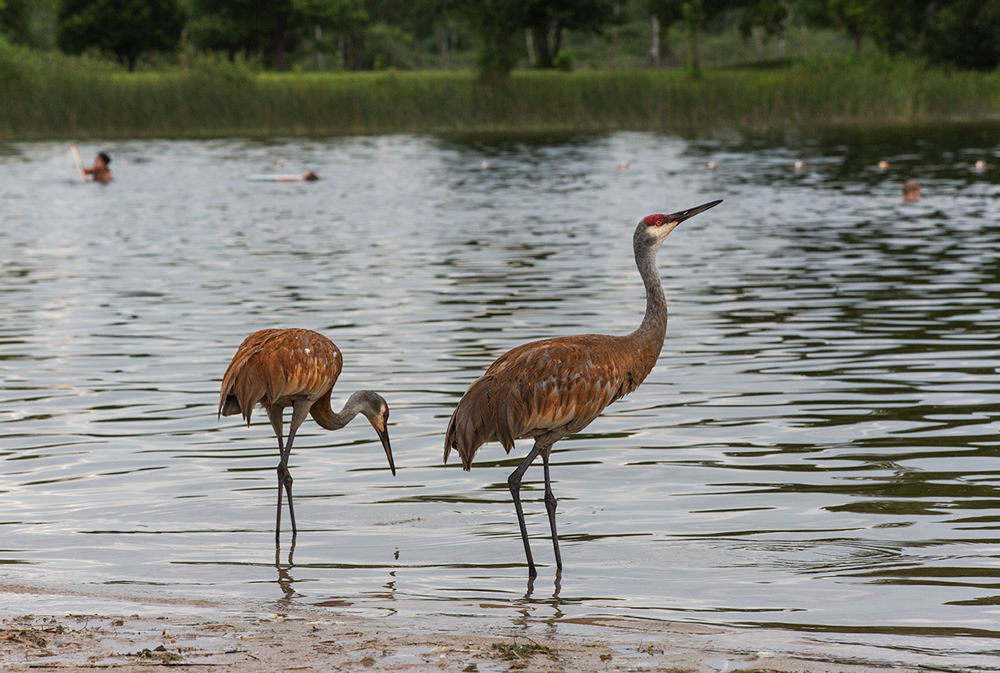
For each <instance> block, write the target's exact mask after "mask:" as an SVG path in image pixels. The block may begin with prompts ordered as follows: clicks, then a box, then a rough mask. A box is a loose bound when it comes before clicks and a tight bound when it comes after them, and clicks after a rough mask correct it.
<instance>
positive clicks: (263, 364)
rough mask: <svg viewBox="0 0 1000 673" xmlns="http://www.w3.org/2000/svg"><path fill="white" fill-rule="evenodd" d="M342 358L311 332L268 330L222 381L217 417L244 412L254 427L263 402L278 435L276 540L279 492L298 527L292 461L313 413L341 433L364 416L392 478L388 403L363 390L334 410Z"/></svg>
mask: <svg viewBox="0 0 1000 673" xmlns="http://www.w3.org/2000/svg"><path fill="white" fill-rule="evenodd" d="M342 366H343V356H341V354H340V349H339V348H337V346H335V345H334V343H333V342H332V341H330V340H329V339H327V338H326V337H325V336H323V335H322V334H319V333H317V332H313V331H310V330H307V329H265V330H260V331H259V332H254V333H253V334H251V335H250V336H248V337H247V338H246V339H244V340H243V343H242V344H240V347H239V349H237V351H236V355H234V356H233V361H232V362H230V363H229V367H228V368H227V369H226V373H225V375H223V377H222V390H221V392H220V394H219V416H220V417H222V416H233V415H235V414H242V415H243V418H244V419H245V420H246V422H247V426H248V427H249V425H250V414H251V413H253V408H254V407H255V406H256V405H257V403H258V402H259V403H260V405H261V406H262V407H264V409H265V411H267V417H268V418H269V419H270V420H271V427H272V428H274V434H275V435H277V437H278V450H279V452H280V454H281V460H280V462H279V463H278V515H277V521H276V523H275V526H274V539H275V542H277V541H278V540H279V536H280V534H281V490H282V488H284V490H285V493H286V494H287V495H288V514H289V516H290V517H291V519H292V536H293V539H294V536H295V534H296V533H297V532H298V530H297V529H296V527H295V510H294V509H292V475H291V473H290V472H289V471H288V457H289V455H291V453H292V440H294V439H295V432H296V431H297V430H298V429H299V426H300V425H302V421H304V420H305V419H306V415H307V414H312V417H313V420H315V421H316V422H317V423H319V425H320V426H321V427H323V428H326V429H327V430H339V429H340V428H342V427H344V426H345V425H347V424H348V423H350V422H351V420H353V419H354V417H355V416H357V415H358V414H363V415H364V416H365V418H367V419H368V422H369V423H371V424H372V427H373V428H375V432H376V433H378V437H379V439H380V440H382V447H383V448H384V449H385V456H386V458H388V459H389V469H390V470H392V474H393V476H395V474H396V466H395V464H394V463H393V462H392V449H391V447H390V446H389V431H388V429H387V428H386V422H387V421H388V420H389V405H388V404H386V401H385V400H384V399H382V398H381V397H380V396H379V395H378V394H377V393H374V392H372V391H370V390H360V391H358V392H356V393H354V394H353V395H351V396H350V398H348V400H347V404H345V405H344V408H343V409H342V410H341V411H340V412H339V413H334V411H333V410H332V409H331V408H330V392H331V391H332V390H333V384H334V383H336V382H337V377H338V376H340V370H341V367H342ZM285 407H291V408H292V419H291V424H290V425H291V427H290V428H289V430H288V441H287V442H283V441H282V415H283V413H284V410H285Z"/></svg>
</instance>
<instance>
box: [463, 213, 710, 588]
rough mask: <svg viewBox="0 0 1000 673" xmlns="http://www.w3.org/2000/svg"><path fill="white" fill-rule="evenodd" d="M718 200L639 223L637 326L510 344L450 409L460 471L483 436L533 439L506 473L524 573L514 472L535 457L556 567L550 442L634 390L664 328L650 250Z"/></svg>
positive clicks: (506, 443) (520, 472) (663, 304)
mask: <svg viewBox="0 0 1000 673" xmlns="http://www.w3.org/2000/svg"><path fill="white" fill-rule="evenodd" d="M720 203H722V201H721V200H719V201H712V202H711V203H706V204H704V205H701V206H698V207H697V208H691V209H690V210H682V211H680V212H677V213H673V214H671V215H650V216H648V217H646V218H644V219H643V220H642V221H640V222H639V226H638V227H636V230H635V234H634V235H633V237H632V245H633V248H634V250H635V263H636V266H638V267H639V275H640V276H642V281H643V284H644V285H645V286H646V316H645V317H644V318H643V320H642V324H641V325H639V328H638V329H637V330H635V331H634V332H632V333H631V334H628V335H626V336H606V335H603V334H582V335H578V336H570V337H559V338H556V339H545V340H543V341H534V342H531V343H527V344H524V345H522V346H518V347H517V348H514V349H513V350H510V351H507V352H506V353H504V354H503V355H501V356H500V357H499V358H497V360H496V362H494V363H493V364H492V365H490V366H489V368H488V369H487V370H486V373H485V374H483V375H482V376H481V377H480V378H478V379H476V380H475V381H474V382H473V383H472V385H470V386H469V389H468V390H467V391H465V395H463V396H462V399H461V400H460V401H459V403H458V406H457V407H456V408H455V413H454V414H452V417H451V422H450V423H449V424H448V432H447V434H446V435H445V440H444V461H445V463H447V462H448V454H449V453H450V452H451V450H452V449H456V450H457V451H458V455H459V457H460V458H461V459H462V467H463V468H465V470H466V471H468V470H470V469H471V468H472V459H473V458H474V457H475V455H476V451H477V450H478V449H479V447H481V446H482V445H483V444H485V443H486V442H488V441H490V440H494V439H497V440H499V441H500V443H501V444H502V445H503V448H504V449H505V450H506V451H507V453H510V450H511V449H512V448H514V440H516V439H522V438H532V439H534V440H535V445H534V447H532V449H531V451H530V452H529V453H528V455H527V457H525V459H524V460H523V461H521V464H520V465H518V467H517V469H516V470H514V471H513V472H512V473H511V474H510V476H509V477H508V478H507V485H508V487H509V488H510V494H511V497H513V499H514V510H515V511H516V512H517V522H518V524H519V525H520V527H521V539H522V541H523V542H524V554H525V556H527V558H528V575H529V576H531V577H534V576H535V575H537V572H536V571H535V562H534V560H533V559H532V556H531V545H529V544H528V530H527V527H526V526H525V523H524V511H523V510H522V508H521V496H520V491H521V478H522V477H523V476H524V473H525V472H526V471H527V470H528V467H529V466H530V465H531V463H532V462H533V461H534V460H535V459H536V458H537V457H538V456H539V455H540V456H541V457H542V467H543V469H544V471H545V509H546V511H547V512H548V515H549V527H550V529H551V530H552V546H553V547H554V549H555V559H556V567H557V568H558V569H560V570H561V569H562V556H561V555H560V553H559V538H558V536H557V534H556V498H555V496H554V495H553V494H552V483H551V482H550V480H549V454H550V453H551V451H552V445H553V444H555V443H556V442H557V441H559V440H560V439H562V438H563V437H565V436H566V435H571V434H573V433H576V432H580V431H581V430H583V429H584V428H585V427H587V426H588V425H590V423H591V421H593V420H594V419H595V418H597V417H598V416H599V415H600V413H601V412H602V411H604V408H605V407H607V406H608V405H609V404H611V403H612V402H614V401H615V400H618V399H620V398H622V397H624V396H625V395H628V394H629V393H631V392H632V391H633V390H635V389H636V388H638V387H639V384H640V383H642V382H643V380H644V379H645V378H646V376H647V375H648V374H649V372H650V371H652V369H653V366H654V365H655V364H656V359H657V358H658V357H659V355H660V349H661V348H662V347H663V338H664V335H665V334H666V330H667V300H666V297H665V296H664V294H663V286H662V285H661V284H660V274H659V271H658V270H657V268H656V252H657V251H658V250H659V249H660V245H662V244H663V241H664V239H665V238H666V237H667V234H669V233H670V232H671V231H673V229H674V227H676V226H677V225H678V224H680V223H681V222H683V221H684V220H686V219H688V218H691V217H694V216H695V215H697V214H698V213H701V212H704V211H706V210H708V209H709V208H712V207H713V206H717V205H718V204H720Z"/></svg>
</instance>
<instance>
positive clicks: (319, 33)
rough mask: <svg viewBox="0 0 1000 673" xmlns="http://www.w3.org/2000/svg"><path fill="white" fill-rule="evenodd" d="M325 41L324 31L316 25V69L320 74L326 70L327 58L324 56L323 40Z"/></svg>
mask: <svg viewBox="0 0 1000 673" xmlns="http://www.w3.org/2000/svg"><path fill="white" fill-rule="evenodd" d="M322 39H323V29H322V28H320V26H319V24H318V23H317V24H316V69H317V70H319V71H320V72H323V71H324V70H326V57H325V56H324V55H323V48H322V46H321V40H322Z"/></svg>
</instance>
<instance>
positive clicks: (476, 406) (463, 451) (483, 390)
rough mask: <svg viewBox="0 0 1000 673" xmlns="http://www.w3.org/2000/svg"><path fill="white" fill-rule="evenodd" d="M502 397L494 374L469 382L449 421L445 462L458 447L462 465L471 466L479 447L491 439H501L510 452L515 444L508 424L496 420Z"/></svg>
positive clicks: (465, 467)
mask: <svg viewBox="0 0 1000 673" xmlns="http://www.w3.org/2000/svg"><path fill="white" fill-rule="evenodd" d="M500 397H501V395H500V389H499V387H498V385H497V382H496V381H495V380H494V379H492V378H487V377H485V376H484V377H481V378H479V379H476V380H475V381H474V382H473V383H472V385H471V386H469V389H468V390H467V391H465V395H463V396H462V399H461V401H459V403H458V406H457V407H456V408H455V413H454V414H452V416H451V422H449V423H448V432H447V433H445V439H444V460H445V463H447V462H448V455H449V454H450V453H451V450H452V449H456V450H457V451H458V455H459V457H460V458H461V459H462V467H463V468H464V469H465V470H470V469H471V468H472V459H473V457H475V455H476V451H478V450H479V447H481V446H482V445H483V444H485V443H486V442H488V441H490V440H492V439H500V440H501V442H502V443H503V445H504V448H505V449H507V452H508V453H510V450H511V448H513V446H514V440H513V438H512V437H511V436H510V435H511V433H510V432H509V431H508V429H507V428H506V425H505V424H500V423H497V409H498V407H499V405H500ZM500 425H504V427H502V428H501V427H500Z"/></svg>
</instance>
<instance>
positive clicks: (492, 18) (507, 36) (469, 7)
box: [456, 0, 524, 81]
mask: <svg viewBox="0 0 1000 673" xmlns="http://www.w3.org/2000/svg"><path fill="white" fill-rule="evenodd" d="M456 2H457V5H456V11H458V12H459V14H460V15H461V16H463V17H464V18H465V20H466V21H467V22H468V25H469V27H470V28H471V30H472V32H473V33H474V34H475V35H476V37H477V38H478V40H479V58H478V59H477V62H478V66H479V75H480V78H481V79H483V80H485V81H496V80H502V79H505V78H506V77H507V76H509V75H510V71H511V70H512V69H513V68H514V66H515V65H517V61H518V58H519V55H520V53H521V52H520V49H519V45H520V44H521V42H520V40H519V38H520V31H521V30H522V26H523V25H524V22H523V20H522V12H521V3H520V1H519V0H456Z"/></svg>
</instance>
